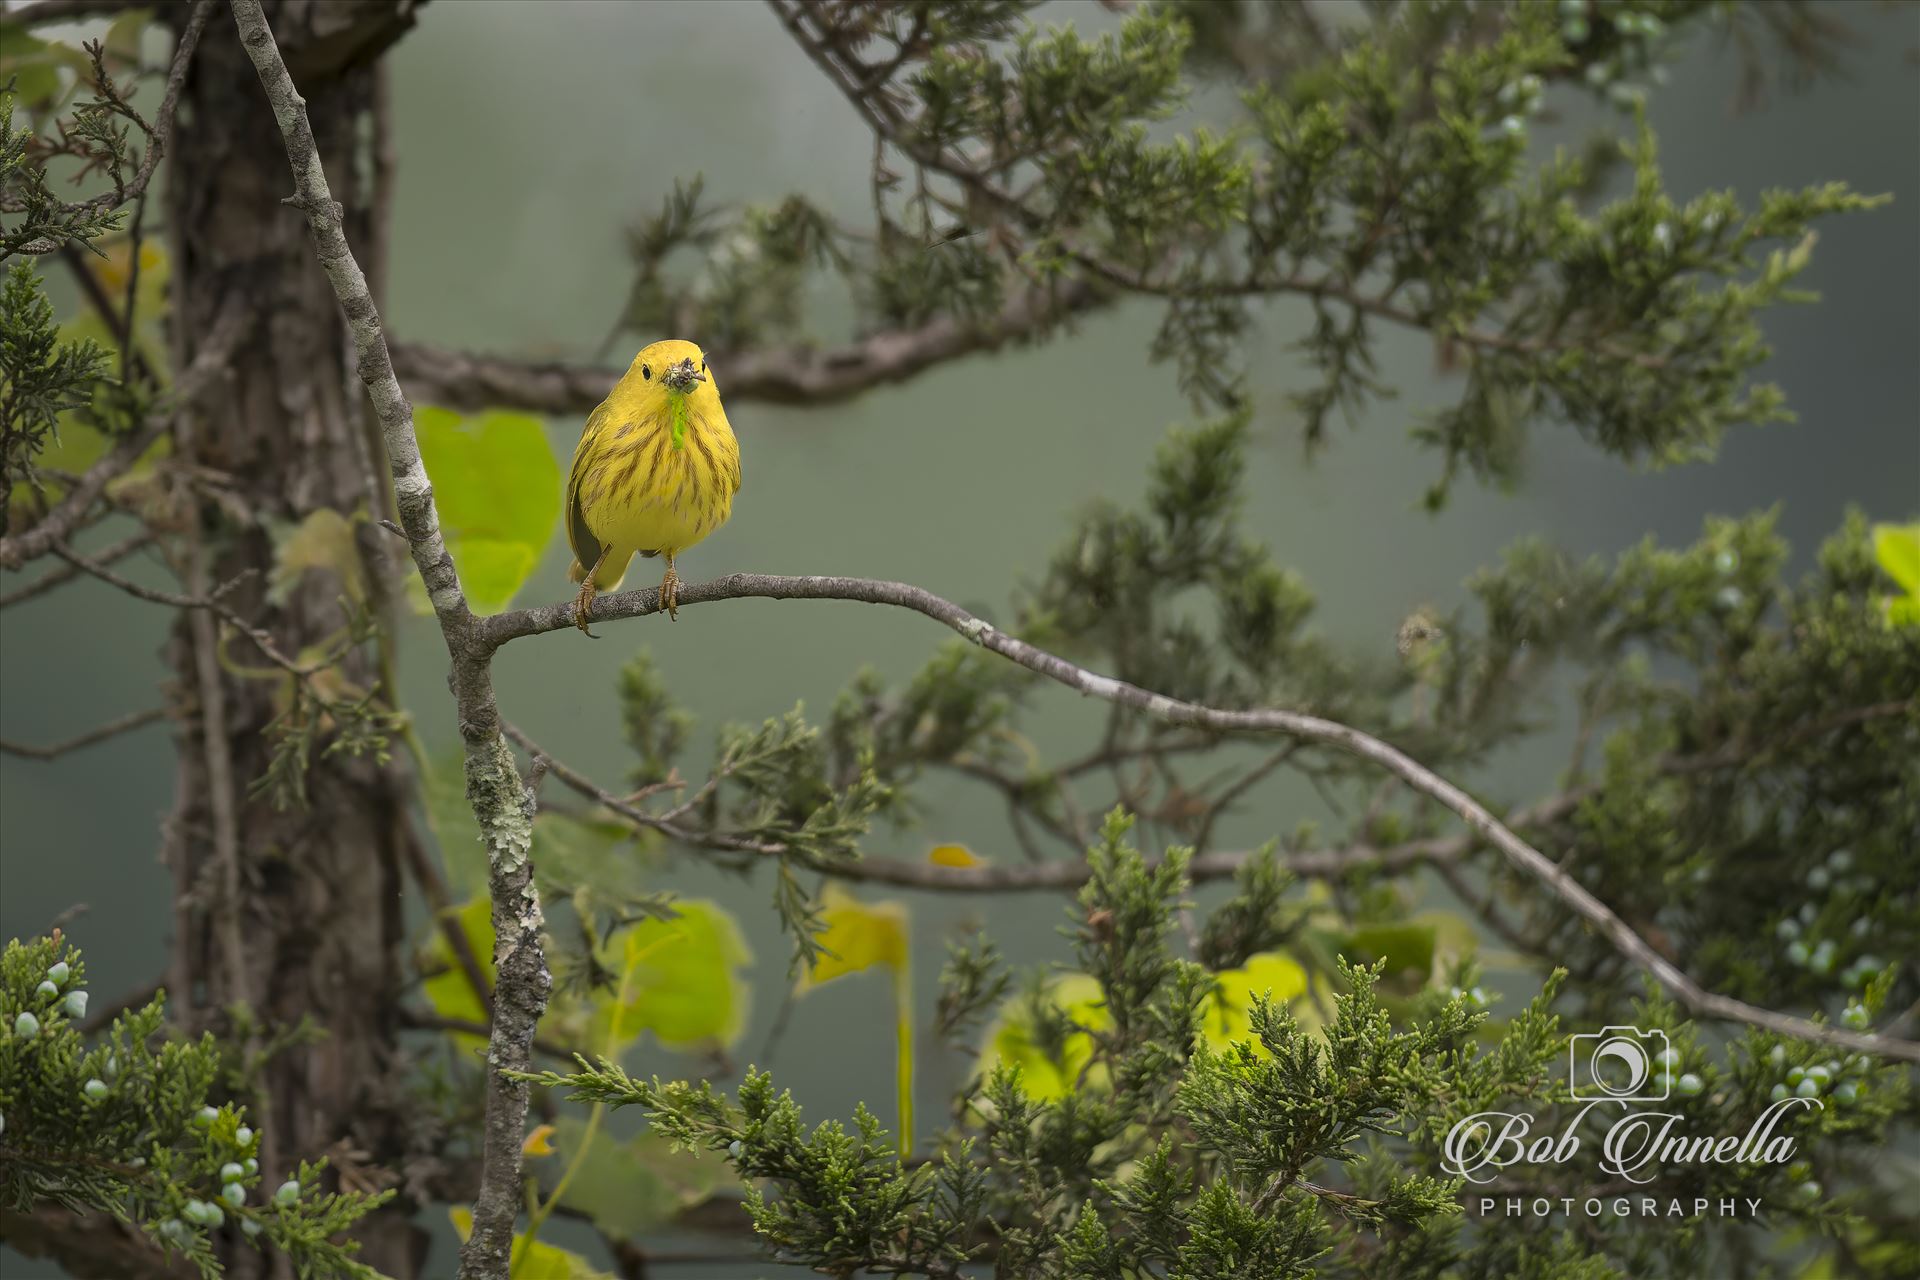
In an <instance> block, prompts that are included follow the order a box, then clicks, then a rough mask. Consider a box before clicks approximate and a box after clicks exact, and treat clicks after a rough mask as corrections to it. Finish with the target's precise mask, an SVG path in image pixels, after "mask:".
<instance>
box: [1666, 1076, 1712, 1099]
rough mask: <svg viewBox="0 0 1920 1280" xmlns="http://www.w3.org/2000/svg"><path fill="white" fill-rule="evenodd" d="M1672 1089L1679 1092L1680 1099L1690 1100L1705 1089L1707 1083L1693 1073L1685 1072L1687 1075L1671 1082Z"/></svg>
mask: <svg viewBox="0 0 1920 1280" xmlns="http://www.w3.org/2000/svg"><path fill="white" fill-rule="evenodd" d="M1673 1087H1674V1088H1675V1089H1677V1090H1679V1091H1680V1096H1681V1097H1683V1098H1691V1097H1693V1096H1695V1095H1696V1094H1698V1093H1699V1092H1700V1091H1701V1090H1702V1089H1704V1088H1706V1087H1707V1082H1706V1081H1704V1080H1702V1079H1701V1078H1700V1077H1699V1076H1697V1075H1695V1074H1693V1072H1691V1071H1689V1072H1687V1074H1685V1075H1683V1076H1681V1077H1680V1078H1679V1079H1678V1080H1675V1081H1674V1082H1673Z"/></svg>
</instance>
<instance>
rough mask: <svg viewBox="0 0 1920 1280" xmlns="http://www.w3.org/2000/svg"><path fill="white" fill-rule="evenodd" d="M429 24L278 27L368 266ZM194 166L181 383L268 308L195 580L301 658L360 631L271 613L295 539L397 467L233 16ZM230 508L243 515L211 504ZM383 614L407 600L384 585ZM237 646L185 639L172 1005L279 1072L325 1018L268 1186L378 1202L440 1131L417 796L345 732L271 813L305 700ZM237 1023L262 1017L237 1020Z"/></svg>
mask: <svg viewBox="0 0 1920 1280" xmlns="http://www.w3.org/2000/svg"><path fill="white" fill-rule="evenodd" d="M410 8H411V6H409V5H403V4H389V3H374V2H373V0H286V2H284V3H281V4H278V5H272V4H270V5H269V16H270V19H271V21H272V24H273V28H274V31H275V34H276V35H277V36H278V38H279V40H280V43H281V45H282V47H283V48H284V49H285V50H286V52H287V56H288V61H289V63H290V65H292V66H293V67H294V68H295V74H296V79H297V82H298V83H299V87H300V89H301V92H302V93H303V94H304V95H305V96H306V98H307V100H308V102H307V110H308V112H309V114H310V115H311V117H312V120H313V128H314V133H315V135H316V137H317V138H318V140H319V143H320V147H321V152H322V155H323V158H324V161H325V164H326V168H327V172H328V175H329V177H330V178H331V180H332V181H333V184H334V190H335V191H336V192H337V193H339V195H340V198H341V199H342V200H343V201H345V202H346V203H347V204H348V206H349V209H350V210H352V211H356V212H358V213H359V214H360V215H361V216H360V217H358V218H357V219H352V218H351V217H350V222H349V226H350V227H353V228H354V229H355V231H356V233H357V235H356V240H357V241H358V243H359V244H364V243H366V241H367V238H368V237H369V236H382V235H384V234H385V228H384V227H377V226H372V225H371V221H372V219H371V218H370V216H368V215H367V212H366V208H365V207H363V206H370V205H371V203H372V202H371V201H369V199H368V192H367V186H368V183H367V180H366V176H365V171H366V170H367V169H368V167H369V166H368V164H367V157H366V156H365V155H364V154H363V153H364V151H365V149H366V148H365V145H364V139H365V138H366V137H367V136H370V131H368V130H367V129H366V125H367V121H368V116H369V112H370V111H371V109H372V105H373V101H374V85H375V75H376V68H375V67H374V65H373V63H374V61H375V60H376V59H377V58H378V57H379V56H380V53H381V51H382V50H383V49H384V48H385V47H386V45H387V44H389V43H390V42H391V40H392V39H393V38H394V37H396V36H397V35H398V34H399V33H400V32H401V31H403V30H404V29H405V27H406V26H407V25H408V24H409V23H410V21H411V18H410ZM170 161H171V168H170V175H169V182H168V191H167V204H168V214H169V216H168V220H167V221H168V230H169V234H170V235H171V237H172V257H173V290H174V297H173V312H172V314H173V323H174V325H175V346H176V356H177V358H178V361H179V363H177V364H176V367H184V364H185V362H186V361H187V360H190V359H192V357H193V354H194V351H195V347H196V342H197V341H198V340H199V338H200V337H201V336H203V335H205V334H206V333H207V332H208V331H209V330H210V328H211V327H212V325H213V324H214V322H215V319H216V317H218V316H220V315H221V314H222V313H223V311H225V310H226V309H227V308H229V307H230V306H232V305H234V304H235V303H236V302H237V303H239V304H242V305H244V306H246V307H247V308H248V309H249V318H248V323H247V329H246V336H245V337H244V338H243V340H242V344H241V346H240V348H239V350H238V353H237V354H236V355H235V357H234V359H233V362H232V367H231V377H230V379H229V381H228V382H227V383H226V385H225V386H224V387H223V388H221V389H220V390H218V391H216V392H214V393H212V394H211V395H210V396H209V397H208V399H207V401H206V405H205V409H204V412H202V413H200V414H198V415H196V417H195V419H194V421H193V423H192V424H191V425H190V426H189V427H188V428H186V429H185V430H183V432H182V434H181V436H180V438H179V439H178V440H177V441H176V445H177V451H178V454H179V455H180V456H181V458H182V460H183V461H186V462H190V463H192V464H194V465H195V466H196V467H200V468H206V469H207V471H206V472H204V473H203V474H205V475H207V476H208V477H209V481H208V485H207V486H202V487H200V488H197V489H196V490H195V491H194V492H193V493H192V494H190V495H188V498H187V513H188V514H187V523H188V524H189V526H190V529H189V535H188V537H187V538H186V539H185V540H184V541H185V542H186V544H187V545H188V546H189V548H190V552H189V555H188V560H187V563H185V564H183V565H182V566H181V569H182V576H183V578H184V579H185V580H186V581H187V582H188V584H189V590H192V591H204V590H207V589H209V588H211V587H215V586H218V585H220V584H223V583H227V582H230V581H232V580H233V579H234V578H236V577H237V576H240V575H250V576H248V577H247V578H246V579H245V581H243V582H242V583H241V584H240V585H239V586H238V587H237V588H235V589H234V590H233V591H232V592H231V593H229V594H227V595H225V596H224V597H223V599H225V600H226V602H227V603H229V604H230V605H232V606H233V607H234V608H235V609H237V610H238V611H239V612H240V613H241V614H242V615H243V616H245V617H248V618H250V619H254V620H256V621H258V622H259V623H261V624H263V625H265V626H266V627H267V629H268V630H269V631H271V632H272V634H273V636H274V638H275V641H276V643H277V644H278V646H279V647H280V649H281V651H282V652H283V653H286V654H289V655H295V656H298V655H300V654H301V653H302V652H303V651H304V650H308V649H309V648H312V649H315V650H317V649H319V648H321V647H324V646H326V645H327V644H328V643H329V641H330V639H331V638H333V637H335V636H337V634H338V633H339V632H340V629H341V627H342V626H343V625H344V622H345V620H346V619H345V614H344V612H343V609H342V607H341V604H340V595H341V591H342V582H341V580H340V579H339V578H337V577H335V576H334V575H332V574H329V573H325V572H308V573H306V574H304V575H303V576H302V577H301V578H300V579H299V580H298V581H297V582H296V583H294V584H292V585H291V588H290V589H287V588H276V589H275V590H274V595H275V597H276V599H275V600H274V601H271V602H270V601H269V599H268V596H269V586H270V575H271V572H272V569H273V564H274V545H275V534H276V532H278V533H284V532H285V531H286V530H287V529H289V528H290V527H292V526H294V525H297V524H298V523H299V522H300V521H301V519H302V518H303V517H305V516H307V515H308V514H310V513H312V512H314V511H317V510H320V509H322V508H331V509H333V510H335V511H339V512H341V513H343V514H349V515H350V514H351V513H354V512H356V511H360V512H369V513H370V514H371V516H372V518H373V519H376V520H377V519H379V518H380V517H381V516H383V515H384V514H385V511H386V498H385V484H384V481H383V480H381V479H379V477H381V476H384V474H385V466H384V463H383V461H382V459H381V458H379V457H378V456H370V454H369V450H370V448H373V449H377V447H378V446H377V443H372V444H370V440H374V439H375V438H374V437H370V435H369V433H368V431H367V429H366V424H367V421H368V419H367V411H366V406H365V404H364V392H363V390H362V388H361V386H360V383H359V381H358V379H357V378H356V377H355V375H354V371H353V358H352V345H351V343H350V341H349V339H348V335H347V332H346V327H345V323H344V321H343V319H342V317H341V316H340V313H339V309H338V307H337V306H336V305H335V302H334V298H333V294H332V292H331V290H330V289H329V287H328V284H327V280H326V278H325V276H324V275H323V274H322V272H321V270H320V268H319V266H318V265H317V263H316V261H315V258H314V254H313V249H312V247H311V245H310V244H309V242H308V236H307V231H306V223H305V219H304V218H303V217H302V216H301V214H300V212H299V211H298V210H296V209H294V208H291V207H288V206H286V205H284V204H282V203H281V201H282V199H283V197H285V196H287V195H288V194H289V193H290V192H291V191H292V190H293V186H292V182H291V180H290V177H289V175H288V171H287V161H286V152H285V150H284V148H283V145H282V142H281V139H280V135H279V133H278V131H277V129H276V127H275V123H274V119H273V116H272V113H271V112H270V110H269V109H268V106H267V103H266V101H265V99H264V98H263V96H262V93H261V88H260V83H259V80H258V78H257V77H256V76H255V73H254V69H253V67H252V65H251V63H250V62H249V61H248V58H247V56H246V52H245V50H243V49H242V48H241V46H240V42H239V39H238V37H237V36H236V34H235V31H234V27H233V24H232V21H231V19H230V18H229V17H228V15H227V14H226V13H225V12H224V10H222V11H220V12H218V13H216V15H215V17H214V18H213V20H212V22H211V23H210V24H209V27H208V30H207V32H206V36H205V38H204V39H203V40H202V42H201V45H200V50H199V54H198V58H197V60H196V62H195V65H194V68H193V71H192V75H191V78H190V79H189V81H188V82H187V86H186V90H185V94H184V97H183V99H182V102H181V107H180V118H179V124H178V127H177V129H176V130H175V134H174V144H173V148H172V155H171V158H170ZM356 247H358V244H357V245H356ZM376 256H378V255H376ZM211 487H217V488H219V489H222V490H225V491H226V493H228V494H230V495H231V498H228V497H225V496H222V495H219V494H213V495H210V494H209V492H208V489H209V488H211ZM235 499H237V501H236V500H235ZM356 529H357V534H358V538H359V546H360V552H361V560H362V562H364V563H369V564H371V563H374V562H376V561H378V562H385V561H386V560H387V553H386V549H385V548H383V547H380V546H379V545H378V542H379V540H383V539H389V538H390V537H391V535H388V534H386V533H384V532H381V531H379V530H378V528H377V526H374V525H372V524H368V523H361V524H359V525H357V526H356ZM194 548H197V550H194ZM369 576H370V577H372V578H374V579H376V580H378V579H381V578H383V577H384V575H382V574H377V573H376V574H370V575H369ZM281 591H284V597H281V594H280V593H281ZM374 594H375V597H376V598H379V597H381V596H383V594H384V593H383V592H382V591H381V590H380V589H379V586H378V584H377V585H376V590H375V592H374ZM217 625H218V624H217V623H216V621H215V620H214V619H213V618H212V617H211V615H209V614H207V613H205V612H204V611H202V612H199V613H196V614H192V615H188V616H183V617H182V619H181V620H180V622H179V623H178V624H177V625H176V628H175V631H174V634H173V638H172V641H171V643H170V645H169V649H168V659H169V661H170V663H171V665H172V666H173V668H174V671H175V673H176V676H177V678H178V681H179V684H180V687H181V689H182V690H185V691H188V692H189V697H188V699H187V700H188V702H189V703H191V704H192V705H195V706H197V707H198V708H199V709H200V711H201V714H199V715H196V716H193V717H190V718H188V719H186V720H184V721H183V722H182V723H183V727H182V729H181V732H180V735H179V739H178V744H177V745H178V749H179V755H180V767H179V784H178V785H179V790H178V795H177V798H176V802H175V809H174V813H173V818H172V822H171V825H170V828H169V831H168V837H167V847H168V856H169V860H170V865H171V868H172V870H173V874H174V877H175V880H176V885H177V889H178V893H179V895H180V905H179V906H178V907H177V908H176V913H175V918H176V931H175V937H174V941H173V956H172V962H171V969H170V974H169V984H168V985H169V986H170V988H171V996H172V999H173V1009H174V1013H175V1015H176V1017H178V1018H179V1019H180V1020H181V1021H182V1022H183V1023H184V1024H185V1025H187V1026H189V1027H190V1028H193V1029H200V1028H209V1029H212V1030H214V1031H216V1032H217V1033H219V1034H221V1035H222V1036H223V1037H230V1038H231V1040H232V1042H233V1043H234V1044H236V1045H239V1044H242V1043H244V1044H246V1045H247V1046H249V1047H251V1048H254V1049H258V1048H260V1047H262V1046H264V1045H265V1044H266V1043H267V1042H268V1041H270V1040H272V1039H273V1038H274V1037H275V1036H276V1035H277V1034H279V1033H282V1032H285V1031H288V1030H291V1029H292V1028H294V1027H296V1026H297V1025H298V1024H299V1023H300V1022H301V1021H302V1020H303V1019H309V1020H310V1021H311V1023H312V1024H313V1026H314V1028H315V1029H316V1030H317V1031H318V1032H319V1033H320V1034H319V1035H317V1036H312V1037H297V1038H295V1039H294V1040H293V1042H292V1043H289V1044H286V1045H284V1047H280V1048H278V1049H277V1050H276V1051H275V1052H274V1053H273V1054H272V1055H271V1056H270V1057H269V1058H268V1060H267V1061H266V1063H265V1065H264V1067H263V1068H262V1069H261V1076H260V1079H261V1089H260V1092H259V1094H258V1096H257V1097H256V1098H255V1099H253V1100H251V1101H252V1102H253V1104H254V1105H255V1106H256V1107H257V1108H258V1109H259V1110H261V1111H263V1112H264V1116H263V1119H264V1121H265V1124H264V1127H263V1133H264V1135H266V1136H265V1141H267V1142H269V1143H271V1146H270V1147H268V1148H265V1149H263V1151H262V1160H261V1165H262V1174H263V1177H264V1179H265V1182H264V1185H265V1186H266V1187H267V1188H269V1189H270V1188H272V1187H274V1186H277V1185H278V1184H279V1181H280V1180H281V1179H283V1178H286V1177H288V1176H290V1175H291V1173H292V1172H293V1168H294V1165H295V1163H296V1162H297V1160H298V1159H299V1158H300V1156H301V1155H307V1156H313V1155H320V1154H324V1155H326V1156H327V1157H328V1158H329V1159H330V1160H331V1161H332V1163H333V1167H334V1170H335V1171H336V1173H337V1175H338V1176H339V1178H340V1180H341V1181H342V1182H343V1183H345V1184H347V1185H352V1186H362V1187H364V1186H370V1185H378V1184H376V1183H372V1182H370V1181H369V1179H372V1178H374V1177H377V1176H379V1175H378V1173H377V1171H378V1170H381V1169H387V1170H401V1171H403V1172H406V1173H408V1174H409V1175H411V1174H412V1173H416V1172H418V1171H419V1168H420V1158H421V1157H422V1156H423V1155H425V1154H426V1153H425V1152H422V1151H419V1150H417V1149H415V1148H416V1144H417V1143H418V1142H419V1141H420V1138H419V1137H417V1136H416V1135H417V1134H418V1132H419V1129H420V1126H419V1124H418V1111H419V1108H418V1106H417V1105H415V1104H412V1103H410V1101H409V1098H408V1096H407V1081H408V1076H409V1072H408V1070H407V1064H406V1062H405V1059H404V1053H403V1051H402V1049H401V1047H400V1045H399V1019H398V1009H399V999H400V996H401V993H402V990H403V987H404V985H405V983H406V981H407V976H408V971H407V966H406V964H405V954H404V946H403V942H404V923H405V922H404V919H403V914H402V873H403V869H404V867H405V862H404V851H405V841H406V839H407V838H408V833H407V830H406V826H405V824H406V823H408V822H409V821H410V819H409V817H408V812H407V796H408V783H407V779H406V777H405V775H404V773H403V772H402V771H401V769H399V768H398V767H396V766H380V765H377V764H375V763H374V762H373V761H371V760H354V759H351V758H349V757H347V756H346V755H345V754H344V753H342V754H340V755H335V756H331V757H326V756H323V755H322V754H321V752H320V748H321V747H322V746H324V744H325V742H326V740H327V738H326V734H325V733H324V732H322V734H321V735H320V737H319V738H317V739H316V743H315V747H316V749H315V751H314V753H313V756H312V759H311V762H310V764H309V766H308V770H307V775H306V776H307V786H308V792H309V798H310V805H309V807H307V808H290V809H287V810H284V811H281V810H276V808H275V807H274V805H273V804H272V803H271V802H270V800H269V799H268V798H267V797H266V796H264V795H260V796H256V795H251V794H249V786H250V784H251V783H252V782H253V781H254V780H256V779H258V778H260V777H261V776H263V774H264V773H265V772H266V769H267V766H268V762H269V759H270V757H271V752H272V740H271V738H270V736H269V734H268V730H269V726H270V725H271V724H272V723H273V721H274V720H275V717H276V716H277V715H278V714H279V713H280V711H281V710H282V709H283V708H284V706H285V704H286V698H287V696H288V689H289V682H290V677H287V676H285V675H284V674H282V673H279V672H278V671H277V670H276V669H273V668H270V667H266V666H265V664H264V663H263V661H262V660H261V658H260V655H259V654H258V653H257V652H255V651H254V650H252V649H251V647H250V646H249V645H248V643H247V642H246V641H245V640H244V639H241V638H238V637H233V636H227V637H225V638H224V639H223V638H221V637H220V636H219V634H218V632H217V630H216V628H217ZM363 648H364V646H363ZM376 666H377V664H376V663H374V662H373V661H371V660H368V659H366V658H363V657H362V658H356V659H354V660H352V661H350V662H349V663H347V664H346V665H345V667H344V668H343V669H342V675H343V676H344V677H345V678H346V679H348V680H350V681H352V682H353V683H354V684H356V685H358V686H360V687H361V688H370V687H372V686H373V685H374V683H375V682H376V681H377V679H378V672H377V670H376ZM263 669H264V670H265V671H268V672H272V674H270V675H269V674H263V673H262V672H263ZM395 746H396V749H397V746H398V744H397V743H396V744H395ZM235 1006H245V1007H246V1009H248V1010H251V1011H252V1012H251V1018H250V1019H249V1018H248V1017H247V1016H245V1015H241V1016H235V1014H234V1012H233V1010H234V1008H235ZM249 1024H251V1025H249ZM406 1191H407V1188H402V1192H403V1195H402V1199H401V1201H400V1202H399V1203H398V1204H397V1205H395V1206H394V1207H392V1208H390V1209H388V1210H387V1211H386V1212H384V1213H383V1214H381V1215H379V1216H378V1217H376V1218H372V1219H369V1220H368V1221H367V1222H366V1223H365V1224H364V1230H363V1231H360V1232H357V1233H356V1234H357V1235H359V1236H360V1238H361V1239H362V1240H363V1242H364V1243H363V1251H362V1254H361V1256H362V1258H363V1259H364V1260H365V1261H366V1262H368V1263H369V1264H371V1265H372V1266H374V1267H376V1268H377V1269H378V1270H380V1271H381V1272H383V1273H385V1274H386V1275H388V1276H392V1277H395V1278H396V1280H407V1278H409V1277H413V1276H416V1275H419V1274H421V1269H422V1257H421V1255H422V1251H423V1247H424V1240H425V1237H424V1233H423V1232H421V1231H420V1230H419V1229H418V1228H417V1227H415V1226H414V1225H413V1224H412V1222H411V1221H410V1220H409V1214H410V1211H411V1208H412V1205H411V1204H409V1203H408V1200H407V1198H406V1195H405V1192H406ZM231 1263H232V1266H233V1268H234V1274H236V1275H249V1274H258V1273H261V1272H263V1271H264V1272H266V1273H268V1274H272V1273H273V1264H270V1263H265V1262H262V1261H260V1260H259V1259H258V1255H256V1254H254V1252H253V1251H252V1250H251V1249H246V1248H235V1249H234V1250H233V1251H232V1257H231Z"/></svg>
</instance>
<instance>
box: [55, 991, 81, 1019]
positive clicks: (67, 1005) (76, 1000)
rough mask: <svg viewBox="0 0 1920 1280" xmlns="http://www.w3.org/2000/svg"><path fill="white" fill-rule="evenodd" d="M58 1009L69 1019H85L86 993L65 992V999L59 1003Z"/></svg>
mask: <svg viewBox="0 0 1920 1280" xmlns="http://www.w3.org/2000/svg"><path fill="white" fill-rule="evenodd" d="M60 1008H61V1010H62V1011H63V1012H64V1013H65V1014H66V1015H67V1016H68V1017H69V1018H84V1017H86V1016H87V993H86V992H84V991H69V992H67V998H66V999H65V1000H62V1001H61V1002H60Z"/></svg>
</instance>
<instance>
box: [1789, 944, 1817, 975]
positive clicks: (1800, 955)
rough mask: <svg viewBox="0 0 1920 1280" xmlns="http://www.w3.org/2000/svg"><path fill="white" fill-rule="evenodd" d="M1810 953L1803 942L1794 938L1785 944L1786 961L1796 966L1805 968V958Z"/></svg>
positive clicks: (1806, 958)
mask: <svg viewBox="0 0 1920 1280" xmlns="http://www.w3.org/2000/svg"><path fill="white" fill-rule="evenodd" d="M1812 954H1813V953H1812V951H1811V950H1809V949H1808V947H1807V944H1806V943H1804V942H1800V941H1798V940H1795V941H1793V942H1790V943H1788V944H1787V963H1789V964H1791V965H1793V966H1795V967H1796V968H1801V969H1804V968H1806V967H1807V960H1808V958H1809V957H1810V956H1811V955H1812Z"/></svg>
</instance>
